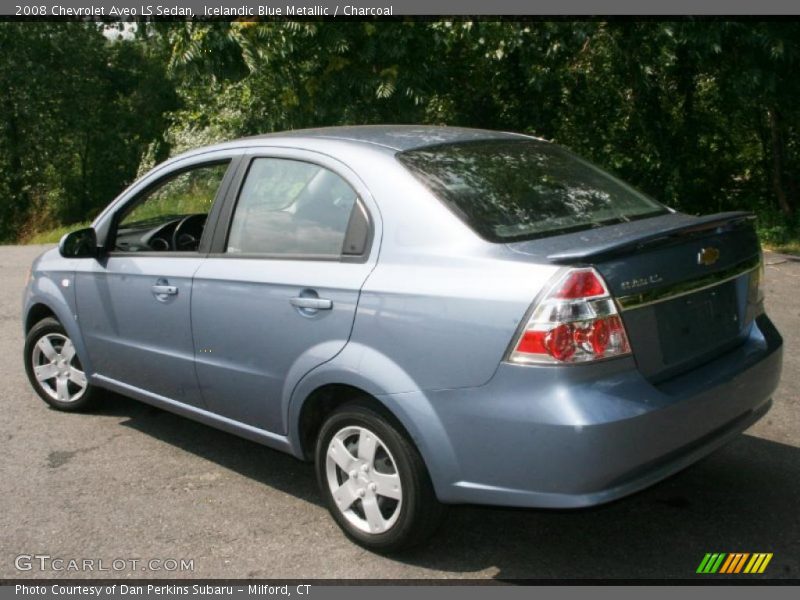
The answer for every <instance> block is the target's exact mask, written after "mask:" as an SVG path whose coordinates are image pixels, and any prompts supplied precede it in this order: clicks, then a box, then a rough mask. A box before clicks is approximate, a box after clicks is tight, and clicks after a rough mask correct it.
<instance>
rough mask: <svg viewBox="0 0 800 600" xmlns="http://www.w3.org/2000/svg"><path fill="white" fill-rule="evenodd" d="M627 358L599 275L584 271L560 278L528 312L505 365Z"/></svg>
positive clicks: (625, 344)
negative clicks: (528, 315)
mask: <svg viewBox="0 0 800 600" xmlns="http://www.w3.org/2000/svg"><path fill="white" fill-rule="evenodd" d="M630 353H631V349H630V344H629V343H628V335H627V333H626V332H625V326H624V325H623V323H622V319H621V318H620V316H619V312H618V311H617V306H616V304H615V303H614V299H613V298H612V297H611V294H610V293H609V292H608V287H607V286H606V284H605V282H604V281H603V278H602V277H601V276H600V274H599V273H598V272H597V271H595V270H594V269H593V268H591V267H589V268H580V269H570V270H568V271H567V272H566V273H563V274H560V276H559V278H558V280H557V281H556V282H555V284H554V285H552V286H551V287H550V290H549V291H548V292H547V294H546V295H545V296H544V298H543V299H542V300H541V301H540V302H539V303H538V304H537V305H536V306H535V307H534V309H533V311H532V313H531V316H530V319H529V320H528V322H527V324H526V325H525V328H524V329H523V330H522V332H521V333H520V334H519V338H518V339H517V340H516V343H515V344H514V349H513V350H512V351H511V353H510V354H509V357H508V360H510V361H511V362H515V363H522V364H536V363H549V364H554V363H583V362H589V361H593V360H601V359H605V358H611V357H615V356H624V355H626V354H630Z"/></svg>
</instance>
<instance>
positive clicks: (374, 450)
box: [316, 402, 445, 553]
mask: <svg viewBox="0 0 800 600" xmlns="http://www.w3.org/2000/svg"><path fill="white" fill-rule="evenodd" d="M370 456H371V457H372V459H371V460H370V458H369V457H370ZM365 466H366V468H364V467H365ZM316 471H317V482H318V483H319V487H320V491H321V492H322V496H323V498H324V499H325V503H326V505H327V507H328V510H329V511H330V513H331V515H332V516H333V519H334V520H335V521H336V523H337V524H338V525H339V527H340V528H341V529H342V531H344V533H345V534H346V535H347V536H348V537H349V538H350V539H351V540H353V541H355V542H356V543H357V544H359V545H361V546H363V547H365V548H367V549H368V550H372V551H374V552H379V553H388V552H395V551H398V550H403V549H405V548H409V547H411V546H414V545H416V544H419V543H421V542H423V541H424V540H426V539H428V538H429V537H430V536H431V535H433V534H434V533H435V531H436V529H437V528H438V526H439V524H440V523H441V521H442V519H443V517H444V512H445V507H444V506H443V505H442V504H440V503H439V501H438V500H437V499H436V495H435V493H434V491H433V485H432V484H431V480H430V477H429V475H428V471H427V469H426V468H425V463H424V462H423V461H422V457H421V456H420V455H419V452H417V449H416V448H415V447H414V445H413V444H412V443H411V442H410V441H409V440H408V438H407V437H406V436H405V435H404V434H403V433H401V431H400V429H399V427H397V426H396V425H394V424H393V423H392V419H391V418H389V417H386V416H383V415H382V414H380V413H379V412H377V411H376V410H375V409H373V408H371V407H370V406H369V405H368V404H367V403H364V402H355V403H350V404H346V405H344V406H342V407H340V408H338V409H336V410H335V411H334V412H332V413H331V415H330V416H329V417H328V418H327V420H326V421H325V422H324V424H323V425H322V429H321V430H320V434H319V437H318V438H317V448H316Z"/></svg>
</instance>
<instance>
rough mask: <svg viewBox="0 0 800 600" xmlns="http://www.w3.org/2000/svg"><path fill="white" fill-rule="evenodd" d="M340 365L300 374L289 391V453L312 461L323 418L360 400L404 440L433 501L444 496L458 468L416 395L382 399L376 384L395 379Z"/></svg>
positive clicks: (435, 418)
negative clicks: (418, 458) (412, 449)
mask: <svg viewBox="0 0 800 600" xmlns="http://www.w3.org/2000/svg"><path fill="white" fill-rule="evenodd" d="M349 346H350V345H348V347H349ZM342 354H346V351H345V352H343V353H342ZM345 360H346V358H342V355H339V356H338V357H337V358H336V359H334V360H332V361H330V362H328V363H325V364H323V365H320V366H319V367H317V368H316V369H314V370H312V371H311V372H310V373H308V374H306V376H305V377H303V378H302V379H301V380H300V381H299V382H298V384H297V385H296V386H295V388H294V391H293V393H292V395H291V399H290V402H289V405H288V411H287V413H288V414H287V432H288V439H289V444H290V447H291V449H292V453H293V454H294V455H295V456H297V457H298V458H300V459H303V460H309V459H311V458H313V454H314V445H315V444H316V434H318V432H319V428H320V427H321V425H322V423H323V422H324V420H325V417H326V416H327V415H328V414H330V412H331V411H333V410H335V409H336V408H337V407H338V406H341V405H342V404H343V403H345V402H347V401H349V400H351V399H354V398H362V399H366V401H367V402H369V403H370V404H371V405H372V406H374V407H375V408H376V410H377V411H378V412H380V413H381V414H383V415H384V416H385V417H386V418H387V419H388V420H390V421H391V422H393V423H394V424H395V425H396V426H398V427H399V428H400V430H401V431H402V432H403V433H404V434H406V435H407V436H408V438H409V439H410V440H411V441H412V443H413V444H414V445H415V447H416V448H417V450H418V452H419V453H420V456H421V457H422V460H423V462H424V463H425V465H426V467H427V469H428V473H429V474H430V477H431V480H432V482H433V485H434V489H435V490H436V492H437V496H439V497H442V496H444V495H446V494H444V493H440V492H445V490H446V489H447V488H448V487H449V486H450V485H451V484H452V483H453V482H455V481H458V476H459V468H458V462H457V460H456V458H455V453H454V451H453V448H452V445H451V443H450V439H449V437H448V435H447V432H446V429H445V427H444V425H443V423H442V422H441V419H440V418H439V415H438V414H437V413H436V411H435V409H434V406H433V405H432V404H431V403H430V401H429V400H428V398H427V396H426V395H425V394H424V393H423V392H422V391H411V392H403V393H387V392H386V390H387V389H391V387H389V386H388V385H384V384H386V383H388V382H387V381H382V378H389V379H392V378H395V377H396V376H397V374H396V373H387V372H386V371H371V374H378V377H367V376H366V375H365V374H364V373H363V372H361V371H356V370H353V369H352V368H348V367H347V365H346V362H343V361H345ZM390 370H391V369H390Z"/></svg>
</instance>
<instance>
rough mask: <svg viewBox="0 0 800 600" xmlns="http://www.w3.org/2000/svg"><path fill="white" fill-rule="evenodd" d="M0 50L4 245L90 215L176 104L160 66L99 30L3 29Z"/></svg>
mask: <svg viewBox="0 0 800 600" xmlns="http://www.w3.org/2000/svg"><path fill="white" fill-rule="evenodd" d="M0 48H2V51H3V56H4V57H5V59H4V60H3V61H0V198H2V210H1V211H0V240H13V239H18V238H20V237H22V236H24V235H25V234H26V233H27V232H28V231H29V230H39V229H42V228H44V227H47V226H50V225H54V224H59V223H63V224H69V223H75V222H79V221H84V220H86V219H87V218H91V217H93V216H94V214H96V212H97V211H98V210H99V209H100V208H101V207H103V206H104V205H106V204H107V203H108V202H109V200H111V199H112V198H113V197H114V196H115V195H116V194H118V193H119V192H120V190H121V189H122V188H123V187H125V185H127V184H128V183H130V182H131V181H132V180H133V178H134V176H135V175H136V172H137V168H138V165H139V162H140V160H141V158H142V154H143V152H144V151H145V150H147V148H148V147H149V146H150V145H151V144H153V142H154V141H155V140H158V139H159V138H160V136H161V135H162V134H163V131H164V130H165V128H166V126H167V123H166V120H165V113H166V111H167V110H169V109H171V108H174V107H175V106H176V105H177V104H176V103H177V97H176V95H175V94H174V91H173V88H172V86H171V84H170V82H169V81H168V80H167V78H166V76H165V73H164V68H163V66H161V63H160V61H158V60H155V59H154V58H153V57H152V56H149V55H148V48H147V47H146V46H143V45H139V44H133V43H129V42H121V41H118V42H111V41H109V40H108V39H107V38H106V37H105V36H104V35H103V33H102V31H101V29H100V28H99V27H98V25H97V24H93V23H12V22H6V23H0ZM162 158H163V157H162Z"/></svg>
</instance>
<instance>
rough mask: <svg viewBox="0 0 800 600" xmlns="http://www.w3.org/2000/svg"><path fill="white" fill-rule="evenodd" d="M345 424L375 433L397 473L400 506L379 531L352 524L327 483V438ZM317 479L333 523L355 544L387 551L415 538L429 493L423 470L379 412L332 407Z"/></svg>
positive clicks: (318, 453)
mask: <svg viewBox="0 0 800 600" xmlns="http://www.w3.org/2000/svg"><path fill="white" fill-rule="evenodd" d="M348 426H359V427H364V428H365V429H368V430H370V431H372V432H373V433H374V434H376V435H377V436H378V437H379V438H380V439H381V441H382V442H383V443H384V444H385V445H386V446H387V448H388V449H389V452H390V453H391V455H392V457H393V458H394V462H395V468H396V469H397V472H398V474H399V475H400V481H401V486H402V505H401V507H400V515H399V517H398V519H397V521H396V522H395V524H394V525H393V526H392V527H391V528H390V529H389V530H388V531H386V532H383V533H376V534H371V533H366V532H363V531H361V530H359V529H357V528H356V527H354V526H353V525H352V524H351V523H350V522H349V521H348V520H347V518H346V517H345V516H344V515H343V514H342V513H341V511H340V510H339V508H338V507H337V506H336V503H335V501H334V499H333V496H332V494H331V491H330V488H329V486H328V479H327V472H326V459H327V449H328V444H329V443H330V440H331V439H332V438H333V436H334V435H335V434H336V433H337V432H338V431H340V430H341V429H343V428H345V427H348ZM316 471H317V482H318V484H319V487H320V491H321V493H322V495H323V498H324V499H325V503H326V504H327V506H328V509H329V511H330V513H331V515H332V516H333V518H334V520H335V521H336V523H337V524H338V525H339V527H340V528H341V529H342V530H343V531H344V533H345V534H346V535H347V536H348V537H349V538H350V539H352V540H353V541H355V542H356V543H358V544H360V545H362V546H365V547H366V548H368V549H370V550H373V551H375V552H390V551H396V550H400V549H402V548H406V547H408V546H410V545H413V544H414V543H416V542H417V541H418V538H419V537H420V535H419V533H420V532H419V531H418V528H419V521H420V520H421V519H420V517H421V516H422V515H421V513H422V512H423V511H424V509H425V506H424V505H425V503H426V502H425V499H426V498H427V497H428V496H430V495H431V494H430V493H426V492H430V490H426V489H423V486H425V485H427V486H430V483H429V480H428V474H427V470H426V469H425V467H424V464H423V463H422V460H421V458H420V457H419V454H418V453H417V452H416V449H415V448H414V447H413V446H412V445H411V444H410V442H409V441H408V440H407V439H406V438H405V436H404V435H403V434H401V433H400V432H398V431H397V430H396V429H395V428H394V427H393V426H392V425H391V424H390V423H389V422H388V420H387V419H385V418H384V417H383V416H382V415H380V414H378V413H377V412H375V411H373V410H371V409H370V408H367V407H365V406H362V405H360V404H351V405H346V406H344V407H342V408H340V409H338V410H336V411H335V412H334V413H333V414H332V415H331V416H330V417H329V418H328V420H327V421H326V422H325V423H324V424H323V426H322V429H321V430H320V435H319V437H318V439H317V448H316Z"/></svg>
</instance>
